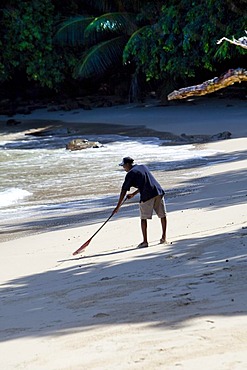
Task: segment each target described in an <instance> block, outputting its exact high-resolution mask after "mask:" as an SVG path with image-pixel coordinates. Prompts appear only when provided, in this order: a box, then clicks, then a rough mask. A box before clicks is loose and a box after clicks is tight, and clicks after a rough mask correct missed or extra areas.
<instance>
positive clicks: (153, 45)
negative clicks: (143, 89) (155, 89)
mask: <svg viewBox="0 0 247 370" xmlns="http://www.w3.org/2000/svg"><path fill="white" fill-rule="evenodd" d="M234 9H235V11H232V2H230V1H225V0H217V1H212V0H205V1H201V2H196V1H192V0H189V1H188V0H184V1H174V0H173V1H172V0H170V1H166V3H165V5H163V6H162V9H161V12H160V16H159V19H158V21H157V22H156V23H155V24H152V25H150V26H149V27H146V28H145V29H143V30H142V32H140V33H137V34H136V35H133V37H131V38H130V40H129V42H128V43H127V45H126V47H125V50H124V62H125V63H127V62H129V61H134V62H135V63H136V67H137V69H138V70H140V71H142V72H144V74H145V75H146V78H147V80H150V79H164V78H168V76H173V77H175V78H184V77H193V76H195V75H198V73H199V72H200V71H203V70H204V71H206V70H209V71H213V70H215V68H216V66H217V65H219V63H222V62H224V61H225V60H227V59H230V58H235V59H236V58H238V57H239V56H240V55H241V54H243V53H244V52H245V51H244V50H243V49H242V50H241V48H236V47H235V48H232V47H231V46H230V45H226V44H222V45H221V46H220V47H218V45H217V40H218V39H219V38H221V37H222V36H228V37H229V36H230V37H232V35H236V36H237V37H240V36H241V35H243V32H244V29H246V19H247V18H246V11H245V15H244V11H242V12H240V11H236V6H235V7H234ZM237 49H238V50H237Z"/></svg>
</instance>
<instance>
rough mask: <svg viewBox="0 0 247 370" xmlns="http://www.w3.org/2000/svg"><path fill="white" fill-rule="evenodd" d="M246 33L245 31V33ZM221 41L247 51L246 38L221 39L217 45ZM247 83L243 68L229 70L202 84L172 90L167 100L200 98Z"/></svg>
mask: <svg viewBox="0 0 247 370" xmlns="http://www.w3.org/2000/svg"><path fill="white" fill-rule="evenodd" d="M245 32H246V33H247V31H245ZM222 41H227V42H230V43H231V44H234V45H237V46H240V47H242V48H244V49H247V37H246V36H244V37H240V38H239V39H235V38H234V37H233V39H232V40H230V39H228V38H226V37H223V38H222V39H220V40H219V41H218V42H217V44H220V43H221V42H222ZM242 81H247V70H245V69H243V68H237V69H229V71H227V72H226V73H224V74H223V75H221V76H220V77H215V78H213V79H211V80H208V81H205V82H203V83H202V84H199V85H194V86H188V87H184V88H181V89H179V90H174V91H173V92H171V93H170V94H169V95H168V96H167V99H168V100H176V99H185V98H188V97H190V96H201V95H206V94H210V93H213V92H215V91H217V90H220V89H224V88H225V87H228V86H230V85H233V84H234V83H236V82H239V83H240V82H242Z"/></svg>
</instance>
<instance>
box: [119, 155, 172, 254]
mask: <svg viewBox="0 0 247 370" xmlns="http://www.w3.org/2000/svg"><path fill="white" fill-rule="evenodd" d="M133 162H134V159H132V158H131V157H125V158H123V160H122V162H121V163H120V164H119V166H122V167H123V168H124V170H125V171H126V172H127V175H126V177H125V180H124V183H123V185H122V190H121V193H120V196H119V200H118V204H117V206H116V208H115V210H114V212H113V213H117V212H118V210H119V208H120V206H121V204H122V202H123V199H124V197H125V195H126V193H127V191H129V190H130V188H131V187H134V188H137V190H136V191H134V192H133V193H132V194H128V195H127V198H128V199H131V198H133V197H134V196H135V195H136V194H138V193H140V216H141V229H142V236H143V241H142V242H141V243H140V244H139V245H138V248H146V247H148V237H147V219H150V220H151V219H152V215H153V211H155V213H156V214H157V216H158V217H159V218H160V220H161V226H162V235H161V238H160V244H163V243H166V225H167V220H166V208H165V203H164V199H163V197H164V195H165V191H164V190H163V189H162V187H161V185H160V184H159V183H158V181H157V180H156V179H155V178H154V176H153V175H152V174H151V172H150V171H149V169H148V168H147V166H144V165H138V164H135V165H134V164H133Z"/></svg>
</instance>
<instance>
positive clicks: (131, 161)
mask: <svg viewBox="0 0 247 370" xmlns="http://www.w3.org/2000/svg"><path fill="white" fill-rule="evenodd" d="M133 162H134V159H132V158H131V157H124V158H123V160H122V162H121V163H119V166H123V165H124V164H127V163H130V164H132V163H133Z"/></svg>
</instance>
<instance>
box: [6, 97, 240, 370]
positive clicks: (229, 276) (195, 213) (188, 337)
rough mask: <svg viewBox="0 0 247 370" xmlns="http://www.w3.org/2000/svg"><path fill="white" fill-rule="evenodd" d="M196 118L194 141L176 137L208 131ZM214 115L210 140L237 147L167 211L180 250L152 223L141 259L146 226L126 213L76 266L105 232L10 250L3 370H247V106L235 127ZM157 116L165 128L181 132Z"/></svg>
mask: <svg viewBox="0 0 247 370" xmlns="http://www.w3.org/2000/svg"><path fill="white" fill-rule="evenodd" d="M192 108H194V106H193V107H192ZM125 109H126V108H125ZM165 109H169V108H165ZM186 109H187V107H186ZM186 109H185V114H184V122H183V129H184V130H182V131H180V129H177V131H176V130H174V133H181V132H186V133H188V134H190V133H192V131H193V130H194V128H195V127H196V125H198V124H199V123H198V117H199V116H200V109H199V112H198V111H197V114H196V115H195V117H194V120H193V114H192V115H190V117H189V118H188V116H186ZM228 109H231V108H228ZM213 110H214V111H215V112H217V117H218V118H217V120H216V121H214V122H212V120H209V121H208V123H207V131H208V132H211V133H212V134H214V133H216V132H220V131H222V130H230V128H231V129H232V134H233V139H230V140H227V141H221V142H215V143H209V144H207V147H209V148H212V147H213V148H217V149H220V150H222V159H228V160H227V161H226V162H223V163H221V162H219V163H215V164H214V165H213V166H210V167H205V168H204V171H203V174H202V176H203V177H204V181H203V184H202V185H201V186H200V188H199V189H198V191H197V192H194V193H192V194H190V195H187V196H183V197H177V198H173V199H171V200H169V203H168V204H167V207H168V212H169V214H168V241H169V242H170V244H168V245H160V244H158V240H159V238H160V232H161V231H160V224H159V220H158V219H157V217H156V216H154V217H153V220H152V221H150V222H149V224H148V227H149V228H148V231H149V240H150V247H149V248H146V249H136V245H137V244H138V243H139V242H140V240H141V231H140V220H139V218H131V219H123V218H121V210H120V211H119V213H118V214H117V215H116V216H114V219H112V221H110V222H109V223H107V225H106V226H105V227H104V228H103V229H102V230H101V231H100V233H99V234H97V236H96V237H95V238H94V239H93V240H92V241H91V243H90V245H89V246H88V248H87V249H86V250H85V252H84V253H83V254H81V255H79V256H76V257H73V256H72V252H73V251H74V250H75V249H77V248H78V247H79V246H80V245H81V244H82V243H84V242H85V241H86V240H88V239H89V237H90V236H91V235H92V234H93V233H94V232H95V231H96V230H97V228H98V227H99V226H100V225H95V224H94V225H89V226H85V227H82V228H71V229H67V230H59V231H53V232H50V233H44V234H39V235H35V236H29V237H25V238H21V239H17V240H15V241H9V242H5V243H1V245H0V260H1V270H0V283H1V308H0V319H1V327H0V340H1V343H0V359H1V360H0V362H1V369H4V370H10V369H11V370H12V369H25V370H41V369H42V370H44V369H46V370H69V369H70V370H82V369H87V370H91V369H92V370H96V369H97V370H98V369H99V370H113V369H114V370H115V369H123V370H125V369H131V370H132V369H133V370H135V369H145V370H146V369H148V370H149V369H151V370H153V369H165V370H172V369H183V370H184V369H186V370H191V369H200V370H204V369H205V370H206V369H207V370H208V369H211V370H216V369H217V370H219V369H220V370H238V369H239V370H243V369H246V368H247V352H246V348H247V334H246V325H247V317H246V313H247V294H246V284H247V277H246V276H247V275H246V266H247V217H246V216H247V207H246V200H247V186H246V184H247V170H246V168H247V151H246V147H247V137H246V136H247V135H246V133H247V122H246V106H244V105H242V102H241V109H240V108H239V110H235V111H234V116H235V118H236V121H235V123H234V124H233V116H231V115H230V114H228V113H227V112H230V111H229V110H228V111H227V112H225V114H223V110H222V111H221V115H220V112H219V111H218V110H217V107H215V106H214V108H213ZM219 110H220V108H219ZM207 111H208V113H210V114H212V112H211V110H210V108H208V110H207V109H205V112H204V113H205V114H204V116H203V117H202V120H203V122H204V121H205V119H206V117H205V115H206V112H207ZM113 112H114V110H113ZM142 112H143V113H141V112H140V113H139V116H138V115H137V114H136V113H134V115H135V120H136V123H139V124H141V122H143V120H145V119H146V118H145V110H144V111H142ZM155 112H156V109H155V108H152V117H153V120H154V122H156V129H159V130H165V131H171V132H172V130H170V129H169V128H168V127H167V126H165V127H164V125H163V123H161V122H160V125H159V126H158V122H159V117H160V116H159V108H158V113H157V117H156V116H155V114H156V113H155ZM163 112H165V110H163ZM83 113H84V112H83ZM89 113H90V112H89ZM93 114H94V115H96V112H93ZM169 114H171V113H169ZM210 114H209V115H210ZM98 115H99V116H98V120H99V121H98V122H104V117H103V116H104V113H103V110H99V111H98ZM113 115H114V113H113ZM77 117H78V116H77ZM40 118H42V119H43V118H44V117H40ZM164 118H165V113H164ZM34 119H37V117H34ZM86 119H87V120H89V118H88V117H87V118H86ZM179 119H180V118H178V120H179ZM173 120H174V122H175V121H176V111H174V112H173ZM106 121H107V119H106ZM192 121H193V122H192ZM230 121H231V122H232V123H231V124H230V123H229V122H230ZM162 122H163V121H162ZM119 123H121V124H123V123H124V121H123V120H121V122H120V121H119ZM125 123H126V122H125ZM128 123H130V120H128ZM180 125H182V123H180ZM230 125H231V127H230ZM150 126H152V127H153V125H151V124H150V125H149V127H150ZM226 126H227V127H226ZM203 127H204V126H203ZM208 132H203V133H208ZM194 133H195V132H194ZM197 133H202V131H201V130H200V131H198V132H197Z"/></svg>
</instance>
